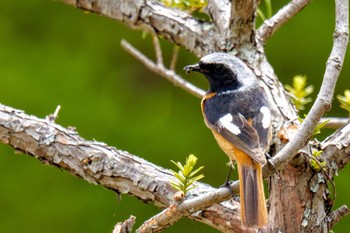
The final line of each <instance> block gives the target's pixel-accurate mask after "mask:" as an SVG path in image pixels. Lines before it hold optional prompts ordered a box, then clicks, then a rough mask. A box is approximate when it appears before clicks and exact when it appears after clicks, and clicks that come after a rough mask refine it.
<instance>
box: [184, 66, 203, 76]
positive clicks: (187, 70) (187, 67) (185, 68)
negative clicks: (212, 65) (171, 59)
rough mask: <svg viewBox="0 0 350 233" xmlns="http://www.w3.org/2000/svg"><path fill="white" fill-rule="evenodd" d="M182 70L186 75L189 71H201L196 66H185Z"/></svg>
mask: <svg viewBox="0 0 350 233" xmlns="http://www.w3.org/2000/svg"><path fill="white" fill-rule="evenodd" d="M184 70H185V71H186V74H189V73H190V72H191V71H197V72H200V71H201V69H200V68H199V65H198V64H194V65H189V66H185V67H184Z"/></svg>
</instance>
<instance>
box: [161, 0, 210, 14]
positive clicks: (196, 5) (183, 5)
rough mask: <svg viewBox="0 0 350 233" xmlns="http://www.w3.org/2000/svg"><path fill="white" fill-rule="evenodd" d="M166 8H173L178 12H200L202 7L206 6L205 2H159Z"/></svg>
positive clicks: (177, 0) (202, 0)
mask: <svg viewBox="0 0 350 233" xmlns="http://www.w3.org/2000/svg"><path fill="white" fill-rule="evenodd" d="M159 1H160V2H162V3H164V5H166V6H168V7H175V8H178V9H180V10H184V11H188V12H195V11H200V12H202V11H203V9H204V7H206V6H207V4H208V1H207V0H159Z"/></svg>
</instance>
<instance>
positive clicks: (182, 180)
mask: <svg viewBox="0 0 350 233" xmlns="http://www.w3.org/2000/svg"><path fill="white" fill-rule="evenodd" d="M171 162H172V163H173V164H174V165H175V166H176V167H177V168H178V169H179V171H178V172H175V171H173V170H171V172H172V173H173V176H174V178H175V179H174V180H172V181H170V183H171V185H172V186H173V187H174V188H176V189H177V190H180V191H183V192H184V194H185V195H186V193H187V192H188V191H189V190H191V189H193V188H194V187H195V186H194V183H195V182H196V181H198V180H200V179H202V178H203V177H204V175H203V174H199V175H197V176H195V175H196V174H197V173H198V172H199V171H200V170H202V169H203V168H204V166H201V167H199V168H197V169H196V170H194V171H193V169H194V167H195V166H196V163H197V157H196V156H194V155H192V154H191V155H189V156H188V157H187V158H186V163H185V165H182V164H181V163H180V162H174V161H173V160H171Z"/></svg>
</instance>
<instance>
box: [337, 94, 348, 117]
mask: <svg viewBox="0 0 350 233" xmlns="http://www.w3.org/2000/svg"><path fill="white" fill-rule="evenodd" d="M337 99H338V100H339V102H340V107H341V108H343V109H345V110H346V111H348V113H349V114H350V90H345V91H344V95H337Z"/></svg>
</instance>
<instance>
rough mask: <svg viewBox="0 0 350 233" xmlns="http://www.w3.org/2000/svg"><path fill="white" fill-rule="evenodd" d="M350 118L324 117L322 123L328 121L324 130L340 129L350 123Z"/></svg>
mask: <svg viewBox="0 0 350 233" xmlns="http://www.w3.org/2000/svg"><path fill="white" fill-rule="evenodd" d="M349 120H350V119H349V118H341V117H322V118H321V122H320V123H322V122H325V121H328V122H327V123H326V125H325V126H324V128H328V129H339V128H340V127H342V126H344V125H345V124H347V123H348V122H349Z"/></svg>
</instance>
